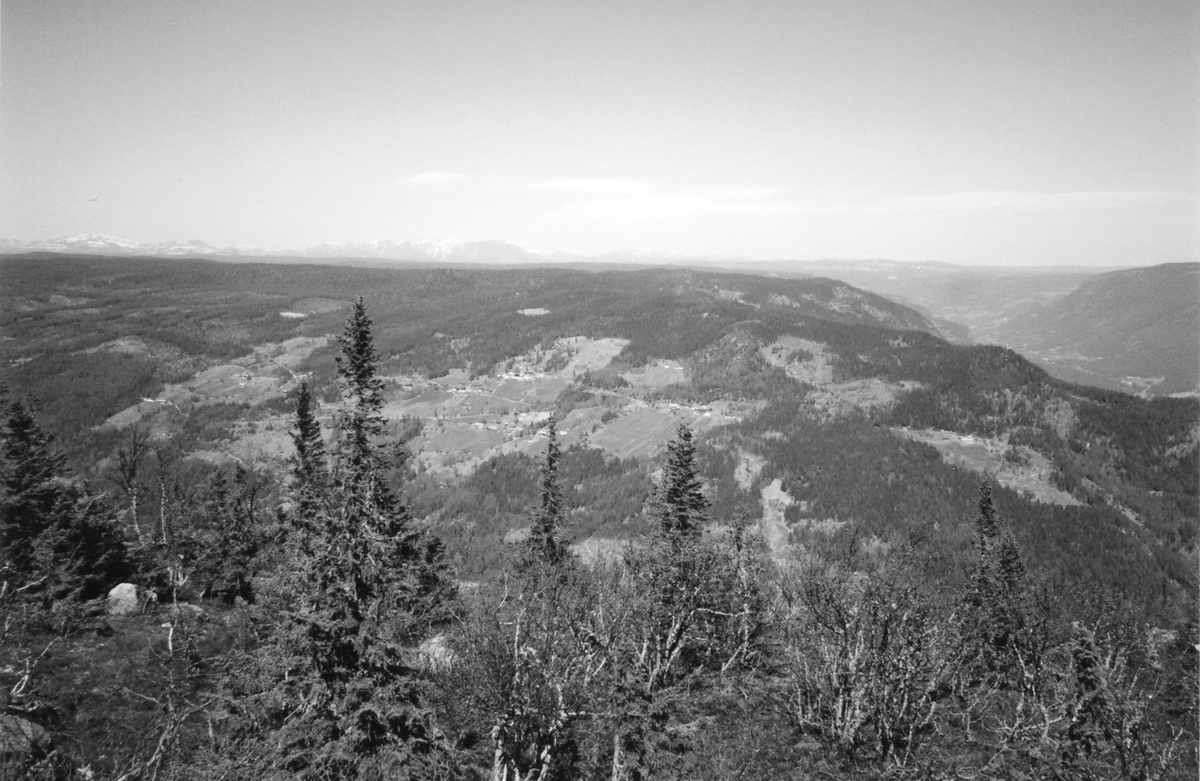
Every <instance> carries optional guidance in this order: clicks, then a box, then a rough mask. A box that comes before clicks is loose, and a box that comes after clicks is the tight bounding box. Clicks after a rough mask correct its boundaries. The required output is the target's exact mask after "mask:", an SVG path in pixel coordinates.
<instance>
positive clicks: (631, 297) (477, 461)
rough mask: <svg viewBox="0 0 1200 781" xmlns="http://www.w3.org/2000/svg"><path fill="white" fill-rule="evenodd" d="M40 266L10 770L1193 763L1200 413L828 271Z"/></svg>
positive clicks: (9, 515)
mask: <svg viewBox="0 0 1200 781" xmlns="http://www.w3.org/2000/svg"><path fill="white" fill-rule="evenodd" d="M21 262H26V263H33V261H21ZM4 263H5V269H4V271H5V276H6V291H5V293H4V295H5V297H6V298H5V304H6V305H5V314H4V328H5V335H6V336H9V341H8V342H6V343H5V345H4V352H5V354H4V358H5V359H6V361H7V366H8V368H7V370H6V378H7V385H6V387H5V399H4V409H5V416H4V417H5V426H4V430H3V434H4V462H3V475H2V477H3V479H4V486H5V488H4V497H3V504H2V505H0V509H2V511H3V515H2V517H0V535H2V539H0V542H2V543H3V546H2V550H3V561H2V562H0V566H2V568H3V569H2V577H3V587H2V588H0V609H2V610H3V611H4V616H5V622H4V628H3V635H2V636H0V647H2V648H3V651H4V657H5V659H6V660H11V661H5V662H4V666H3V667H2V668H0V685H2V687H3V691H5V692H6V695H5V696H6V699H5V702H4V714H5V715H4V716H3V717H2V718H3V719H4V721H3V730H4V732H3V734H4V737H5V741H7V742H6V743H5V746H6V748H5V749H4V752H5V753H4V756H3V762H4V764H3V766H2V767H3V773H4V774H5V775H4V777H63V778H66V777H75V776H82V777H88V776H89V774H90V777H96V778H150V777H163V778H170V777H175V778H218V777H223V778H262V777H279V778H285V777H286V778H291V777H307V778H357V777H363V778H391V777H397V778H402V777H412V778H438V777H441V778H484V777H488V778H497V779H499V778H503V779H534V778H537V779H551V778H612V779H635V778H694V777H714V778H737V777H762V778H807V777H812V776H814V775H818V776H821V777H847V778H849V777H863V778H876V777H897V778H899V777H916V776H921V777H927V776H932V777H947V778H949V777H963V778H966V777H970V778H1009V777H1026V778H1051V777H1053V778H1095V777H1100V778H1183V777H1194V775H1195V773H1196V772H1197V764H1196V763H1197V754H1196V750H1197V733H1196V726H1197V725H1196V697H1195V693H1196V687H1197V680H1196V669H1197V659H1196V644H1197V642H1200V637H1198V636H1197V621H1196V617H1195V616H1196V612H1195V597H1196V593H1195V589H1196V582H1195V572H1194V570H1195V535H1196V528H1195V527H1196V522H1197V509H1196V497H1197V486H1196V482H1197V476H1196V475H1197V461H1196V458H1197V456H1196V453H1197V441H1198V440H1197V436H1196V432H1197V431H1200V429H1198V428H1197V409H1196V405H1195V402H1194V401H1189V400H1172V399H1159V400H1144V399H1136V398H1133V397H1129V396H1124V395H1122V394H1117V393H1108V392H1102V391H1093V390H1088V389H1083V388H1079V387H1075V386H1070V385H1066V384H1063V383H1059V382H1057V381H1055V380H1053V379H1051V378H1049V377H1048V376H1047V375H1045V373H1044V372H1042V371H1041V370H1039V369H1037V368H1036V367H1034V366H1032V365H1031V364H1029V363H1028V362H1026V361H1024V360H1023V359H1022V358H1020V356H1018V355H1016V354H1015V353H1012V352H1011V351H1008V350H1003V349H1000V348H987V347H984V348H963V347H953V346H951V345H948V344H946V343H945V342H943V341H941V340H940V339H939V338H937V336H936V335H935V334H934V333H932V330H933V329H932V327H930V326H928V324H927V323H925V322H923V321H922V319H921V318H920V317H919V316H917V315H915V313H906V312H907V310H904V309H903V308H902V307H898V306H897V305H894V304H891V303H890V302H885V301H883V299H876V298H865V297H855V296H856V295H857V294H855V293H853V289H850V291H852V292H845V286H841V283H831V282H829V281H828V280H817V281H815V282H810V281H786V282H779V281H773V280H764V279H762V278H748V277H747V278H744V277H739V276H736V275H717V274H702V273H699V272H674V271H667V270H664V271H662V272H658V271H646V272H637V273H634V274H623V273H613V274H611V275H610V274H596V275H590V274H584V273H582V272H579V273H576V272H560V271H537V270H533V271H528V272H524V271H523V272H519V273H518V272H509V273H507V274H501V273H498V272H496V273H492V272H476V271H469V272H468V271H463V272H449V271H444V270H435V271H419V272H403V273H397V272H387V271H382V270H381V271H375V270H354V271H353V274H350V275H349V278H348V279H347V278H346V276H340V277H339V275H345V274H346V272H347V270H345V269H338V270H330V269H321V268H319V267H306V268H304V269H302V271H303V274H300V275H299V276H298V275H297V274H293V273H292V272H293V271H294V270H293V269H286V270H282V272H281V270H280V269H279V267H265V266H264V267H261V268H259V267H253V266H247V267H242V266H238V267H229V266H223V265H221V264H209V263H194V264H193V263H181V264H179V265H180V268H178V269H177V268H174V267H173V266H174V264H164V263H162V262H160V261H150V260H145V261H143V260H129V259H95V258H93V259H88V260H87V261H78V262H68V261H61V262H58V263H49V264H46V265H45V266H44V267H41V266H36V265H29V266H19V263H18V262H17V261H13V260H6V261H4ZM14 263H17V264H18V265H17V266H14V265H13V264H14ZM79 264H84V266H86V270H84V271H81V268H82V267H81V265H79ZM87 264H91V265H87ZM167 266H171V267H169V268H168V267H167ZM14 269H15V271H14ZM176 272H178V274H177V273H176ZM304 274H308V275H311V276H310V277H307V278H305V277H304V276H303V275H304ZM273 275H274V276H273ZM10 279H12V280H14V282H15V284H13V285H11V286H10V285H8V284H7V283H8V281H9V280H10ZM222 280H224V281H222ZM776 282H779V284H775V283H776ZM372 285H374V287H370V286H372ZM106 287H107V288H110V289H108V290H107V292H106ZM364 288H370V292H369V293H368V295H367V296H366V298H365V299H364V298H361V297H358V296H357V293H358V292H359V291H361V290H362V289H364ZM51 290H53V291H55V292H53V293H51V292H50V291H51ZM839 291H842V292H839ZM864 296H865V294H864ZM55 297H58V298H57V300H52V299H55ZM785 299H786V300H785ZM135 301H136V304H135V303H134V302H135ZM846 302H850V304H847V303H846ZM851 304H853V306H851ZM860 304H861V305H862V306H859V305H860ZM855 307H859V308H855ZM525 312H530V313H532V314H525ZM281 313H284V314H281ZM285 315H286V316H285ZM293 315H294V316H293ZM81 325H84V326H86V327H83V328H81ZM904 329H907V330H904ZM328 333H334V334H337V336H336V338H334V339H332V340H326V339H325V338H324V337H325V335H326V334H328ZM189 340H190V341H189ZM286 340H297V341H295V342H287V341H286ZM305 340H311V341H305ZM572 340H574V341H572ZM581 340H582V341H581ZM606 340H607V341H606ZM268 343H269V344H293V343H294V344H297V345H301V346H303V347H304V348H305V349H306V350H307V352H305V353H303V354H297V355H298V357H295V358H292V357H289V355H290V354H285V353H284V352H279V351H276V352H271V353H264V355H267V358H262V359H260V358H256V357H255V356H258V355H259V352H258V351H260V350H261V349H262V345H264V344H268ZM272 349H275V348H272ZM587 349H593V350H600V351H601V353H603V351H604V350H609V349H611V350H612V353H611V354H612V355H613V356H614V357H611V358H609V357H608V356H609V355H610V353H603V355H604V356H605V357H603V358H597V359H594V360H595V361H596V363H595V364H594V365H590V364H589V365H590V366H591V368H586V369H585V368H583V366H582V364H580V363H579V362H580V361H583V360H584V357H586V355H587V354H586V352H585V350H587ZM89 351H91V352H89ZM271 356H275V357H271ZM223 361H241V363H237V364H236V367H237V371H236V372H235V371H233V370H232V369H231V370H230V371H229V372H226V373H225V374H221V375H220V382H219V383H217V382H216V380H208V379H206V378H207V377H209V375H206V374H205V372H206V371H207V372H210V373H211V372H214V371H215V369H212V368H210V367H213V366H214V365H217V364H220V363H221V362H223ZM255 361H257V362H255ZM287 361H291V362H290V363H284V362H287ZM268 362H274V363H276V364H278V366H279V367H280V368H279V369H278V370H277V374H278V380H272V381H271V382H267V381H266V380H263V379H262V378H261V377H260V376H259V375H261V374H262V371H263V370H262V369H261V367H262V366H264V365H266V364H267V363H268ZM522 367H525V368H522ZM572 367H576V368H572ZM124 368H130V369H131V371H129V372H128V373H126V372H123V371H122V370H123V369H124ZM272 370H273V371H276V370H275V369H272ZM284 370H286V371H284ZM447 372H450V374H446V373H447ZM454 372H457V374H456V373H454ZM656 372H657V374H656ZM443 374H445V376H446V377H447V378H448V379H445V380H435V379H434V378H437V377H441V376H442V375H443ZM212 376H214V377H216V376H217V375H216V374H213V375H212ZM663 377H666V378H667V379H666V380H663V379H662V378H663ZM506 378H507V379H506ZM647 378H649V379H647ZM655 378H658V379H655ZM676 378H683V379H682V380H680V381H677V379H676ZM206 382H208V383H209V385H205V383H206ZM521 383H525V384H524V385H522V384H521ZM538 383H540V384H538ZM92 385H95V386H96V387H97V388H98V389H100V391H99V392H98V393H96V394H92V393H90V392H89V391H88V388H89V387H91V386H92ZM209 387H217V388H218V389H219V393H218V391H209V390H206V388H209ZM518 391H520V393H518ZM205 393H207V394H209V395H207V396H205V395H203V394H205ZM521 393H524V394H526V395H521ZM221 394H223V395H221ZM539 394H540V395H539ZM880 394H882V395H880ZM477 396H480V397H482V396H486V397H487V399H488V405H490V406H488V405H485V406H482V407H474V406H471V405H470V404H468V403H467V402H468V400H470V399H474V398H475V397H477ZM863 399H866V401H864V400H863ZM879 399H882V401H880V400H879ZM474 403H475V402H471V404H474ZM455 404H457V405H458V406H454V405H455ZM422 405H424V406H422ZM514 405H515V406H514ZM539 405H540V406H539ZM395 409H399V410H401V411H402V413H403V414H402V416H400V417H395V416H394V415H395V414H396V413H395V412H386V411H385V410H395ZM542 410H544V412H543V411H542ZM714 415H715V416H716V417H714ZM452 416H457V417H452ZM468 419H469V420H470V422H469V423H467V422H464V421H467V420H468ZM106 421H107V422H106ZM714 421H715V422H714ZM667 422H669V423H670V425H669V431H666V432H665V433H663V434H661V436H662V437H664V438H665V439H666V445H665V447H663V448H662V449H661V450H657V451H651V452H655V454H654V455H653V456H651V457H649V458H647V457H645V456H644V455H642V454H643V453H645V452H647V450H646V448H647V447H649V445H644V444H637V445H636V447H634V444H628V445H627V443H626V440H622V439H620V437H619V436H618V435H622V436H625V435H626V434H622V432H629V431H632V434H628V436H632V437H634V438H633V439H630V440H628V442H629V443H640V442H641V440H638V439H636V436H638V435H640V432H639V426H642V427H645V426H657V427H658V428H659V429H661V428H663V426H664V425H666V423H667ZM622 426H624V428H622ZM656 430H657V429H656ZM51 431H53V432H54V433H55V434H60V435H62V436H61V438H59V439H56V438H55V437H54V436H51V434H50V432H51ZM505 431H508V432H509V433H508V434H505V433H504V432H505ZM927 431H942V432H954V433H955V436H959V437H960V438H961V439H962V441H964V442H968V444H969V443H972V442H977V441H978V442H986V443H987V447H988V448H993V447H1000V448H1001V450H1000V451H998V452H997V455H996V458H997V461H996V463H998V464H1000V466H999V467H996V468H997V469H999V471H998V472H996V473H995V474H986V472H987V470H985V474H980V472H979V471H976V470H974V469H973V468H966V467H965V466H964V465H963V464H964V463H966V462H956V461H954V460H952V459H949V458H948V457H944V453H943V452H940V451H939V450H938V449H935V448H934V447H933V446H931V445H929V444H925V443H924V442H922V441H918V440H914V439H913V438H912V437H910V436H907V435H905V434H904V432H918V433H920V432H927ZM468 434H469V435H470V436H472V437H476V438H480V437H482V438H485V439H486V438H488V437H491V438H492V440H488V441H493V440H494V441H495V442H497V443H500V444H497V445H495V447H494V448H493V449H491V450H481V451H479V452H480V453H481V455H480V456H477V457H474V458H473V460H471V461H469V462H467V463H465V465H464V464H459V463H457V462H456V460H455V459H451V458H449V456H448V455H447V454H446V452H444V451H443V450H441V449H439V448H442V449H444V448H446V447H450V445H446V444H444V443H445V442H455V441H463V442H466V441H467V440H466V439H463V437H466V436H467V435H468ZM502 435H503V436H505V437H508V438H507V439H505V440H503V442H501V440H500V439H497V438H499V437H501V436H502ZM922 435H925V434H922ZM655 436H660V435H655ZM439 437H440V439H439ZM456 437H457V438H458V439H455V438H456ZM280 441H282V442H283V447H281V448H280V447H279V445H278V443H279V442H280ZM471 441H475V440H471ZM650 441H651V442H653V441H655V440H650ZM60 442H61V444H62V445H63V446H64V447H63V448H62V449H60V447H59V443H60ZM246 442H261V443H267V444H269V445H270V446H271V447H276V448H277V450H276V451H270V452H278V453H279V454H280V455H279V456H277V457H268V456H264V457H262V458H256V459H248V458H246V457H245V454H246V453H247V452H249V451H246V450H244V449H242V450H239V449H237V448H238V447H244V446H245V445H244V443H246ZM272 443H275V444H272ZM439 443H443V444H439ZM994 443H999V444H994ZM261 446H262V447H266V446H267V445H266V444H264V445H261ZM626 446H628V447H629V448H631V449H630V450H629V453H630V455H628V456H621V455H614V452H618V451H615V450H614V448H618V449H619V448H622V447H626ZM464 447H466V445H464ZM64 452H65V455H63V453H64ZM262 452H264V453H266V452H268V451H262ZM620 452H623V451H620ZM198 454H199V455H198ZM206 454H207V455H206ZM236 454H241V455H236ZM1030 464H1032V466H1030ZM1022 470H1024V471H1022ZM1038 470H1040V471H1038ZM1026 473H1028V474H1034V473H1036V474H1040V475H1042V477H1039V478H1038V479H1041V480H1045V481H1048V482H1047V483H1046V485H1047V486H1051V485H1052V486H1053V488H1054V490H1055V491H1057V492H1058V494H1055V495H1056V496H1061V497H1067V498H1064V499H1060V500H1058V502H1057V503H1055V502H1047V501H1044V500H1041V501H1039V500H1035V498H1034V497H1033V496H1032V495H1031V494H1029V493H1028V492H1026V491H1023V490H1018V489H1014V488H1008V487H1005V486H1004V485H1002V481H1005V480H1010V479H1011V476H1012V475H1014V474H1020V475H1024V474H1026ZM768 497H783V498H784V500H783V502H782V504H779V506H778V507H777V508H776V509H777V511H778V512H777V513H775V511H774V510H771V509H770V508H769V507H768V506H767V505H768V503H769V502H768ZM1067 499H1069V501H1067ZM772 513H775V514H774V515H772ZM771 519H774V520H771ZM770 524H774V525H773V526H772V525H770ZM772 530H774V531H772ZM781 530H782V534H783V536H782V537H780V531H781ZM772 535H774V536H772ZM118 583H127V584H132V585H131V586H130V587H129V589H127V590H125V591H122V592H121V594H122V595H123V596H130V598H131V600H132V602H131V603H130V604H129V605H126V604H125V603H121V605H118V604H117V602H119V600H117V601H116V602H115V601H113V600H112V599H110V598H109V592H110V589H112V588H113V587H114V586H116V585H117V584H118ZM126 592H128V594H127V593H126ZM114 608H119V609H115V610H114Z"/></svg>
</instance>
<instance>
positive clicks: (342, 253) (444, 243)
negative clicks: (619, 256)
mask: <svg viewBox="0 0 1200 781" xmlns="http://www.w3.org/2000/svg"><path fill="white" fill-rule="evenodd" d="M28 252H58V253H63V254H81V255H127V256H154V257H187V258H203V257H235V258H257V257H286V258H371V259H382V260H416V261H438V262H444V263H546V262H548V261H550V259H549V258H547V257H545V256H543V255H538V254H536V253H534V252H530V251H529V250H527V249H525V248H524V247H520V246H517V245H516V244H511V243H509V242H505V241H452V240H438V239H426V240H421V241H393V240H392V239H381V240H379V241H370V242H360V243H335V242H322V243H320V244H309V245H307V246H304V247H299V248H296V249H284V250H268V249H264V248H262V247H256V246H249V245H238V246H235V247H214V246H213V245H211V244H208V243H207V242H204V241H200V240H198V239H192V240H190V241H164V242H158V243H152V244H142V243H139V242H136V241H130V240H128V239H119V238H116V237H114V236H106V235H104V234H101V233H80V234H78V235H75V236H67V237H64V238H59V239H49V240H47V241H18V240H16V239H0V254H7V255H13V254H23V253H28Z"/></svg>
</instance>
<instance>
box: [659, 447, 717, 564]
mask: <svg viewBox="0 0 1200 781" xmlns="http://www.w3.org/2000/svg"><path fill="white" fill-rule="evenodd" d="M708 510H709V503H708V499H707V498H706V497H705V496H704V485H703V483H701V481H700V476H699V474H698V473H697V469H696V443H695V440H694V438H693V436H692V430H691V429H690V428H689V427H688V426H687V424H686V423H680V424H679V428H678V429H677V430H676V433H675V439H673V440H671V442H669V443H668V444H667V458H666V463H664V464H663V470H662V478H661V480H660V481H659V484H658V491H657V494H656V496H655V501H654V518H655V520H656V521H657V522H658V523H657V526H658V532H659V533H660V534H661V535H662V536H664V537H666V538H667V539H670V540H675V541H684V540H695V539H699V537H700V534H701V532H702V531H703V529H704V524H705V523H706V522H707V521H708Z"/></svg>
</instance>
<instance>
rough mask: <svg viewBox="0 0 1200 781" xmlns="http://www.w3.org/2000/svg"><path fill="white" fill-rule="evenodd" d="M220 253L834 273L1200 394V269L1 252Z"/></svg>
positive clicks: (321, 248) (385, 252) (979, 332)
mask: <svg viewBox="0 0 1200 781" xmlns="http://www.w3.org/2000/svg"><path fill="white" fill-rule="evenodd" d="M37 252H53V253H60V254H67V255H70V254H86V255H113V256H151V257H177V258H205V257H208V258H213V259H220V260H242V261H259V262H264V261H265V262H272V263H280V262H283V263H289V262H301V263H304V262H307V263H334V262H337V263H339V265H356V266H387V267H401V266H404V265H411V264H418V265H420V264H426V263H433V264H441V263H446V264H464V265H474V266H488V265H508V266H546V265H560V264H569V265H572V266H580V267H586V268H588V269H589V270H595V271H600V270H609V269H619V268H629V267H631V266H643V267H649V266H664V265H672V266H689V267H692V268H696V269H707V270H729V271H740V272H748V273H753V274H757V275H761V276H768V277H783V278H792V279H795V278H809V277H829V278H832V279H837V280H840V281H843V282H847V283H849V284H851V285H854V286H856V287H859V288H862V289H863V290H868V291H871V292H873V293H877V294H879V295H882V296H885V297H887V298H889V299H891V300H893V301H896V302H899V303H901V304H904V305H906V306H909V307H912V308H914V309H916V310H917V311H919V312H920V313H921V314H922V315H924V316H925V317H926V318H928V319H929V321H931V322H933V323H934V324H935V325H936V326H937V329H938V331H939V332H940V333H941V335H942V336H943V337H944V338H946V339H949V340H951V341H954V342H958V343H960V344H970V343H975V344H1000V345H1004V346H1006V347H1011V348H1013V349H1015V350H1018V351H1020V352H1021V353H1023V354H1024V355H1027V356H1028V357H1030V358H1031V359H1033V360H1034V361H1036V362H1038V363H1039V364H1041V365H1042V366H1043V367H1045V368H1046V369H1047V370H1048V371H1050V372H1051V373H1052V374H1054V375H1055V376H1057V377H1060V378H1062V379H1065V380H1070V381H1072V382H1079V383H1083V384H1087V385H1094V386H1098V387H1102V388H1110V389H1114V390H1124V391H1128V392H1133V393H1140V394H1143V395H1154V396H1156V395H1168V394H1180V393H1185V394H1195V393H1197V392H1198V391H1200V264H1197V263H1175V264H1164V265H1159V266H1151V267H1143V268H1135V269H1125V270H1114V269H1112V268H1104V267H1090V268H1088V267H1057V268H1051V267H1037V268H1024V267H977V266H959V265H955V264H951V263H942V262H935V261H923V262H913V261H895V260H887V259H865V260H864V259H828V260H807V261H801V260H769V261H762V260H754V259H752V258H748V257H737V256H719V255H695V254H682V253H674V252H657V251H651V250H643V249H628V250H618V251H614V252H607V253H602V254H596V255H580V254H572V253H564V252H556V253H550V254H546V255H542V254H539V253H536V252H533V251H531V250H528V249H525V248H524V247H521V246H518V245H516V244H512V243H509V242H505V241H453V240H435V239H432V240H431V239H427V240H420V241H394V240H391V239H383V240H379V241H372V242H360V243H332V242H324V243H320V244H310V245H308V246H304V247H299V248H296V249H285V250H267V249H263V248H262V247H253V246H236V247H214V246H213V245H211V244H208V243H206V242H203V241H198V240H191V241H168V242H159V243H154V244H142V243H138V242H135V241H129V240H126V239H119V238H114V237H112V236H106V235H102V234H91V233H85V234H79V235H76V236H68V237H65V238H60V239H51V240H48V241H38V242H22V241H16V240H12V239H0V254H10V255H11V254H25V253H37Z"/></svg>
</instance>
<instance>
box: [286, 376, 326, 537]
mask: <svg viewBox="0 0 1200 781" xmlns="http://www.w3.org/2000/svg"><path fill="white" fill-rule="evenodd" d="M291 438H292V445H293V446H294V447H295V448H296V454H295V455H294V456H293V457H292V459H291V467H292V482H293V486H294V488H295V492H296V507H295V510H294V516H295V518H296V520H297V522H298V523H299V524H300V525H301V526H303V527H305V528H306V529H309V530H310V531H311V528H310V527H311V525H312V523H313V522H314V520H315V518H316V516H317V514H318V509H319V507H320V506H321V503H322V502H323V501H325V500H326V499H327V498H328V488H329V473H328V472H329V466H328V464H327V463H326V461H325V458H326V455H325V442H324V440H323V439H322V437H321V424H320V422H319V421H318V420H317V417H316V414H315V410H314V404H313V398H312V394H311V393H310V392H309V390H308V383H306V382H304V383H301V384H300V393H299V394H298V395H297V397H296V429H295V431H293V432H291Z"/></svg>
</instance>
